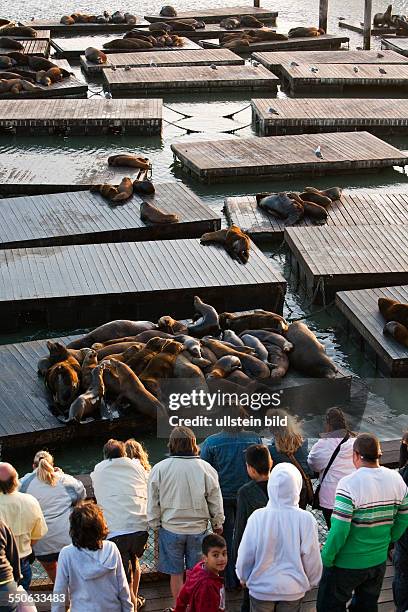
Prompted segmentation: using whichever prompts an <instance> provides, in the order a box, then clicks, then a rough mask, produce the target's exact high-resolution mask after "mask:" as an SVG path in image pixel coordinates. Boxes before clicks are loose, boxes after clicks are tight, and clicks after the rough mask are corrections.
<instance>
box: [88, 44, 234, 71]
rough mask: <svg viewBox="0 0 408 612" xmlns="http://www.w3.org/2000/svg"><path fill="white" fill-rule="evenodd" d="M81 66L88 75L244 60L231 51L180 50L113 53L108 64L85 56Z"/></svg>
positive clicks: (219, 64) (220, 64)
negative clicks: (130, 69) (93, 60)
mask: <svg viewBox="0 0 408 612" xmlns="http://www.w3.org/2000/svg"><path fill="white" fill-rule="evenodd" d="M80 61H81V66H82V68H83V69H84V70H85V72H87V73H88V74H98V73H99V74H101V73H102V70H103V69H104V68H110V67H111V66H115V67H116V68H123V67H124V66H131V67H132V68H133V67H134V68H146V67H150V66H152V65H154V64H155V65H156V66H200V65H202V66H205V65H210V64H216V65H217V66H223V65H233V64H236V65H242V64H244V60H243V59H242V58H240V57H239V55H236V54H235V53H233V52H232V51H230V50H229V49H195V50H190V49H178V50H177V51H173V53H166V54H163V53H161V52H160V51H150V52H149V53H148V52H146V53H139V52H135V53H112V54H110V55H109V56H108V61H107V63H106V64H94V63H92V62H89V61H88V60H87V59H86V58H85V56H84V55H81V58H80Z"/></svg>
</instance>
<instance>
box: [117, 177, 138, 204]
mask: <svg viewBox="0 0 408 612" xmlns="http://www.w3.org/2000/svg"><path fill="white" fill-rule="evenodd" d="M132 195H133V181H132V179H131V178H130V177H129V176H124V177H123V179H122V181H121V183H120V185H119V186H118V193H117V194H116V195H114V196H113V198H112V203H113V204H119V203H120V202H126V200H129V198H131V197H132Z"/></svg>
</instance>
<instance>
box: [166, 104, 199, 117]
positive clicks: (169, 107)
mask: <svg viewBox="0 0 408 612" xmlns="http://www.w3.org/2000/svg"><path fill="white" fill-rule="evenodd" d="M163 108H167V109H168V110H171V111H172V112H173V113H177V114H178V115H181V116H182V117H184V119H191V117H192V116H193V115H186V113H182V112H180V111H177V110H174V108H171V106H167V104H163Z"/></svg>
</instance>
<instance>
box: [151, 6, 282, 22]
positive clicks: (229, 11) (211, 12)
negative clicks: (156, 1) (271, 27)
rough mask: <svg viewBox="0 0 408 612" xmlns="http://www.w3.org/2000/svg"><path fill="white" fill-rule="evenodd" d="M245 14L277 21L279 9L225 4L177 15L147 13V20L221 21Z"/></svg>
mask: <svg viewBox="0 0 408 612" xmlns="http://www.w3.org/2000/svg"><path fill="white" fill-rule="evenodd" d="M243 15H254V16H255V17H257V18H258V19H259V20H260V21H268V22H269V23H271V22H275V21H276V18H277V16H278V12H277V11H270V10H268V9H264V8H257V7H255V6H225V7H223V8H213V9H203V10H198V11H183V12H177V17H163V16H162V15H158V14H157V15H155V14H153V15H145V17H144V18H145V19H146V21H149V22H150V23H154V22H155V21H172V20H174V19H176V20H183V19H197V20H198V21H204V23H219V22H220V21H222V20H223V19H225V18H226V17H242V16H243Z"/></svg>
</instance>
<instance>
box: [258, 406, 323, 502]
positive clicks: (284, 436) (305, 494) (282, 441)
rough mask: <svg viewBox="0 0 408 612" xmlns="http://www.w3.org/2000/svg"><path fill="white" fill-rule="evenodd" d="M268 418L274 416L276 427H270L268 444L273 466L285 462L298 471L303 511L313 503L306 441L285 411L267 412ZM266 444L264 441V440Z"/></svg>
mask: <svg viewBox="0 0 408 612" xmlns="http://www.w3.org/2000/svg"><path fill="white" fill-rule="evenodd" d="M267 414H268V415H269V416H276V417H278V418H277V419H276V423H277V424H276V425H274V426H273V427H271V433H272V434H273V436H272V439H271V441H270V443H269V452H270V453H271V457H272V461H273V465H274V466H276V465H278V464H279V463H282V462H287V463H293V465H294V466H295V467H296V468H297V469H298V470H299V471H300V473H301V475H302V479H303V484H302V491H301V493H300V501H299V507H300V508H303V509H305V508H306V506H307V504H311V503H312V502H313V486H312V483H311V480H310V477H311V476H313V473H312V471H311V470H310V468H309V465H308V463H307V450H308V448H307V440H304V438H303V436H302V431H301V429H300V425H299V423H298V422H297V421H296V419H295V418H294V417H293V416H291V415H290V414H288V413H287V412H286V411H285V410H282V409H277V410H269V411H268V413H267ZM264 441H265V442H266V440H264Z"/></svg>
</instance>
